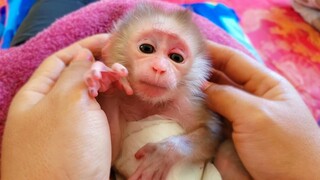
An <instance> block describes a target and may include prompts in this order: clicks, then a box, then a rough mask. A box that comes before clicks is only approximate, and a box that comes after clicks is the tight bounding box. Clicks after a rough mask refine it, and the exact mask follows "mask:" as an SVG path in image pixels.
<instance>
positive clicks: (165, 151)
mask: <svg viewBox="0 0 320 180" xmlns="http://www.w3.org/2000/svg"><path fill="white" fill-rule="evenodd" d="M219 131H220V130H218V129H212V128H210V125H202V126H200V127H198V128H197V129H195V130H194V131H192V132H190V133H188V134H184V135H180V136H173V137H169V138H166V139H164V140H162V141H160V142H157V143H148V144H146V145H145V146H143V147H142V148H141V149H140V150H138V152H137V153H136V154H135V157H136V158H137V159H138V160H140V165H139V166H138V168H137V170H136V171H135V173H134V174H133V175H132V176H131V178H130V179H139V178H140V177H144V178H147V179H148V178H151V179H157V178H156V177H166V176H167V174H168V173H169V171H170V169H171V167H172V166H173V165H175V164H176V163H177V162H180V161H182V160H186V161H192V162H196V161H204V160H207V159H210V158H212V157H213V156H214V154H215V151H216V147H217V145H218V143H219V142H220V138H221V137H220V132H219Z"/></svg>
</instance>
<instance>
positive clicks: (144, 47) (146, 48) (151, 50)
mask: <svg viewBox="0 0 320 180" xmlns="http://www.w3.org/2000/svg"><path fill="white" fill-rule="evenodd" d="M139 49H140V51H141V52H143V53H145V54H152V53H154V51H155V50H154V47H153V46H152V45H151V44H141V45H140V46H139Z"/></svg>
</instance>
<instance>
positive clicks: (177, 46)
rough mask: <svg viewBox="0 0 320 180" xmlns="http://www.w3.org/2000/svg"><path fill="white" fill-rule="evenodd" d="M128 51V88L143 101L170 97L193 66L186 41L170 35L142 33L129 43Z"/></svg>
mask: <svg viewBox="0 0 320 180" xmlns="http://www.w3.org/2000/svg"><path fill="white" fill-rule="evenodd" d="M130 49H131V51H128V52H132V54H129V57H130V58H132V59H130V62H132V64H131V65H132V66H131V68H132V69H131V72H130V73H132V74H131V75H130V81H131V85H132V86H133V88H134V92H135V93H136V94H137V95H139V96H140V97H142V98H144V99H146V100H151V101H161V100H167V99H169V98H171V97H172V96H173V95H174V94H175V93H176V91H177V90H178V87H179V85H180V84H179V83H180V82H181V80H182V79H183V77H184V76H185V75H186V74H187V72H188V71H189V69H190V67H191V65H192V58H191V53H190V49H189V47H188V46H187V44H186V42H185V41H184V40H182V39H181V38H180V36H179V35H177V34H174V33H171V32H167V31H162V30H158V29H151V30H150V31H145V32H144V33H142V34H140V35H139V36H138V37H137V38H136V39H135V40H134V41H133V43H132V44H130Z"/></svg>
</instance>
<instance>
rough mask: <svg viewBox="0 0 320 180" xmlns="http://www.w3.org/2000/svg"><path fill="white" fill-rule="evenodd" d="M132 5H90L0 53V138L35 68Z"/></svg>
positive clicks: (207, 31)
mask: <svg viewBox="0 0 320 180" xmlns="http://www.w3.org/2000/svg"><path fill="white" fill-rule="evenodd" d="M135 2H137V1H135V0H122V1H116V0H102V1H99V2H97V3H93V4H90V5H89V6H87V7H85V8H82V9H80V10H78V11H75V12H73V13H71V14H69V15H66V16H65V17H62V18H61V19H58V20H57V21H56V22H55V23H53V24H52V25H51V26H50V27H48V28H47V29H46V30H44V31H42V32H40V33H39V34H38V35H37V36H35V37H34V38H32V39H30V40H29V41H27V42H26V43H25V44H23V45H21V46H19V47H14V48H10V49H8V50H0V137H1V136H2V133H3V128H4V123H5V120H6V116H7V112H8V108H9V105H10V102H11V100H12V98H13V96H14V95H15V93H16V92H17V91H18V90H19V88H20V87H21V86H22V85H23V84H24V83H25V82H26V81H27V80H28V78H29V77H30V76H31V74H32V73H33V71H34V70H35V69H36V68H37V67H38V66H39V64H40V63H41V62H42V61H43V60H44V59H45V58H46V57H47V56H49V55H50V54H51V53H53V52H55V51H57V50H59V49H61V48H63V47H66V46H68V45H69V44H71V43H73V42H75V41H77V40H79V39H82V38H84V37H87V36H90V35H93V34H97V33H103V32H109V31H110V30H111V29H112V27H113V22H114V21H116V20H117V19H118V18H120V17H121V16H122V15H123V13H125V12H127V11H128V9H130V8H132V7H133V6H134V4H135ZM157 3H159V4H160V5H161V6H165V8H173V7H174V8H175V6H177V5H174V4H170V3H165V2H157ZM194 19H195V22H196V24H197V25H198V26H199V27H200V28H201V31H202V33H203V34H204V35H205V37H207V38H208V39H210V40H213V41H215V42H218V43H221V44H225V45H228V46H231V47H234V48H237V49H240V50H242V51H244V52H246V53H247V52H248V51H246V49H244V48H243V47H242V46H241V45H240V44H239V43H237V42H236V41H235V40H234V39H232V38H231V37H230V36H229V35H228V34H227V33H225V32H224V31H223V30H221V29H220V28H218V27H217V26H215V25H214V24H212V23H211V22H210V21H208V20H207V19H205V18H203V17H200V16H197V15H195V16H194ZM0 140H1V138H0Z"/></svg>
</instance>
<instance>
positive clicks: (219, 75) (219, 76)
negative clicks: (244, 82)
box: [209, 68, 242, 88]
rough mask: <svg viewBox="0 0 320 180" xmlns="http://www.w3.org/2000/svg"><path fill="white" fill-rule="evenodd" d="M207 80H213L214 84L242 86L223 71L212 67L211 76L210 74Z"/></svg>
mask: <svg viewBox="0 0 320 180" xmlns="http://www.w3.org/2000/svg"><path fill="white" fill-rule="evenodd" d="M209 81H211V82H214V83H216V84H222V85H230V86H234V87H237V88H242V87H241V86H240V85H239V84H237V83H235V82H234V81H232V80H231V79H230V78H229V77H228V76H226V75H225V74H224V73H223V72H221V71H219V70H216V69H214V68H212V70H211V76H210V79H209Z"/></svg>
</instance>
